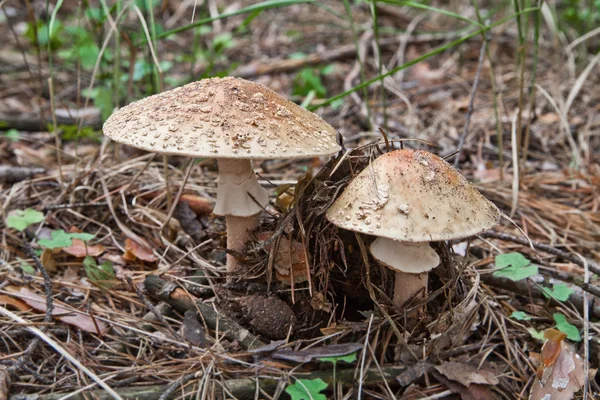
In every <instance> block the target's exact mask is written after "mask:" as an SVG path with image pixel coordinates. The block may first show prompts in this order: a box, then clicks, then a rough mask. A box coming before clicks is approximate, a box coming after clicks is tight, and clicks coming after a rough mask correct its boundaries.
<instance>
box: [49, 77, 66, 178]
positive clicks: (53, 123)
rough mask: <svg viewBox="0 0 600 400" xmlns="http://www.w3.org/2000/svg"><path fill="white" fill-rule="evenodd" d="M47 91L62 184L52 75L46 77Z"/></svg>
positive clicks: (61, 176) (60, 176)
mask: <svg viewBox="0 0 600 400" xmlns="http://www.w3.org/2000/svg"><path fill="white" fill-rule="evenodd" d="M48 91H49V92H50V110H51V117H52V129H53V130H54V132H53V133H54V146H55V147H56V163H57V164H58V176H59V178H60V183H61V184H62V183H63V181H64V180H65V179H64V176H63V170H62V155H61V153H60V152H61V149H60V148H61V145H60V136H59V134H58V123H57V122H56V101H55V99H54V82H53V81H52V77H50V78H48Z"/></svg>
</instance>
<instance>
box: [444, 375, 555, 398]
mask: <svg viewBox="0 0 600 400" xmlns="http://www.w3.org/2000/svg"><path fill="white" fill-rule="evenodd" d="M436 369H437V367H436ZM434 375H435V378H436V379H437V380H438V381H440V382H441V383H443V384H444V385H446V387H447V388H448V389H450V391H451V392H452V393H457V394H458V395H460V398H461V400H493V399H497V398H498V397H497V396H494V392H492V390H491V389H490V387H489V386H487V385H481V384H477V383H473V384H471V385H469V386H464V385H461V384H460V383H457V382H453V381H452V380H450V379H446V378H445V377H444V376H443V375H441V374H439V373H434ZM553 400H554V399H553Z"/></svg>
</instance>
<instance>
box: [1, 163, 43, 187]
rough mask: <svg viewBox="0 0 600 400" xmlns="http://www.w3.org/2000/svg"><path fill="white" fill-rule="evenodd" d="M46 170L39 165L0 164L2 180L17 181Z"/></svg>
mask: <svg viewBox="0 0 600 400" xmlns="http://www.w3.org/2000/svg"><path fill="white" fill-rule="evenodd" d="M44 172H46V170H45V169H44V168H39V167H17V166H13V165H0V182H5V183H16V182H21V181H24V180H25V179H31V178H33V177H34V176H35V175H38V174H43V173H44Z"/></svg>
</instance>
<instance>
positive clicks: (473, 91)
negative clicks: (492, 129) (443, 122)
mask: <svg viewBox="0 0 600 400" xmlns="http://www.w3.org/2000/svg"><path fill="white" fill-rule="evenodd" d="M486 26H487V24H486ZM488 32H489V31H488ZM486 47H487V43H486V42H485V41H483V43H481V49H479V60H478V61H477V72H475V79H474V80H473V87H472V88H471V94H470V97H471V98H470V99H469V108H468V109H467V116H466V120H465V127H464V129H463V133H462V135H461V136H460V139H459V141H458V154H456V158H455V159H454V168H457V167H458V163H459V161H460V156H461V155H462V150H463V146H464V145H465V139H466V138H467V134H468V133H469V125H470V124H471V115H473V104H474V103H475V95H476V94H477V87H478V86H479V77H480V75H481V68H482V67H483V59H484V57H485V49H486Z"/></svg>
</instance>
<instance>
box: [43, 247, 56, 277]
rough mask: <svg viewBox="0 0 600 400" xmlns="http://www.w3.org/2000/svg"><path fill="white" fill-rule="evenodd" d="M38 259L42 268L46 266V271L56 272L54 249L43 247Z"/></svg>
mask: <svg viewBox="0 0 600 400" xmlns="http://www.w3.org/2000/svg"><path fill="white" fill-rule="evenodd" d="M40 261H41V262H42V265H43V266H44V268H46V271H48V272H56V260H55V259H54V251H53V250H52V249H48V248H46V249H44V252H43V253H42V256H41V257H40Z"/></svg>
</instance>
